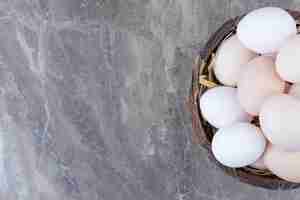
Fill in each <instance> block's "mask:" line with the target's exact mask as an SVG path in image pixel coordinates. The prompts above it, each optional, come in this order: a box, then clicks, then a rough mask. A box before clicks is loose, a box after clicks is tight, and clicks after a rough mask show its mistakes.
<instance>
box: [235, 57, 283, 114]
mask: <svg viewBox="0 0 300 200" xmlns="http://www.w3.org/2000/svg"><path fill="white" fill-rule="evenodd" d="M284 85H285V84H284V81H283V80H281V79H280V78H279V76H278V75H277V74H276V72H275V66H274V61H273V59H272V58H269V57H264V56H260V57H257V58H254V59H253V60H252V61H250V62H249V63H248V64H247V66H246V67H245V70H244V71H243V73H242V74H241V77H240V79H239V81H238V98H239V101H240V103H241V105H242V107H243V108H244V109H245V110H246V111H247V112H248V113H250V114H252V115H258V113H259V111H260V108H261V105H262V104H263V102H264V101H265V100H266V99H267V98H268V97H270V96H272V95H276V94H280V93H282V92H283V91H284Z"/></svg>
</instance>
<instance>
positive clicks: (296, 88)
mask: <svg viewBox="0 0 300 200" xmlns="http://www.w3.org/2000/svg"><path fill="white" fill-rule="evenodd" d="M289 95H291V96H293V97H296V98H298V99H299V100H300V83H295V84H293V85H292V86H291V88H290V91H289Z"/></svg>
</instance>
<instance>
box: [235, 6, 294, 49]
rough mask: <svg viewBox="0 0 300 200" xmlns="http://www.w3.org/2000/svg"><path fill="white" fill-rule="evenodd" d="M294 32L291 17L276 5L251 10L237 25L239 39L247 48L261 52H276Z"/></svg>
mask: <svg viewBox="0 0 300 200" xmlns="http://www.w3.org/2000/svg"><path fill="white" fill-rule="evenodd" d="M296 33H297V29H296V21H295V20H294V19H293V17H292V16H291V15H290V14H289V13H288V12H287V11H285V10H284V9H282V8H276V7H265V8H259V9H256V10H253V11H252V12H250V13H248V14H247V15H246V16H245V17H243V18H242V19H241V21H240V22H239V24H238V26H237V36H238V38H239V40H240V41H241V42H242V43H243V44H244V45H245V46H246V47H247V48H249V49H251V50H253V51H255V52H257V53H261V54H265V53H272V52H276V51H277V50H278V49H279V48H280V47H281V46H282V45H283V44H284V42H285V40H286V39H287V38H288V37H290V36H293V35H296Z"/></svg>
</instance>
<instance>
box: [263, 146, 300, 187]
mask: <svg viewBox="0 0 300 200" xmlns="http://www.w3.org/2000/svg"><path fill="white" fill-rule="evenodd" d="M264 163H265V165H266V166H267V168H268V169H269V170H270V171H272V172H273V173H274V174H275V175H277V176H278V177H280V178H282V179H285V180H287V181H290V182H295V183H300V170H299V169H300V152H287V151H283V150H281V149H280V148H278V147H276V146H274V145H268V147H267V150H266V153H265V155H264Z"/></svg>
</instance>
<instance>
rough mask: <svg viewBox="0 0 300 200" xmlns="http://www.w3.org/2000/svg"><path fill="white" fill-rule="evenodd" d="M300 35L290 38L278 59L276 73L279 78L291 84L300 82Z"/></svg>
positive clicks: (281, 49)
mask: <svg viewBox="0 0 300 200" xmlns="http://www.w3.org/2000/svg"><path fill="white" fill-rule="evenodd" d="M299 58H300V35H297V36H294V37H292V38H290V39H289V40H288V41H287V42H286V43H285V44H284V45H283V47H282V48H280V50H279V53H278V56H277V58H276V71H277V72H278V74H279V76H280V77H281V78H282V79H284V80H286V81H289V82H293V83H297V82H300V67H299Z"/></svg>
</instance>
